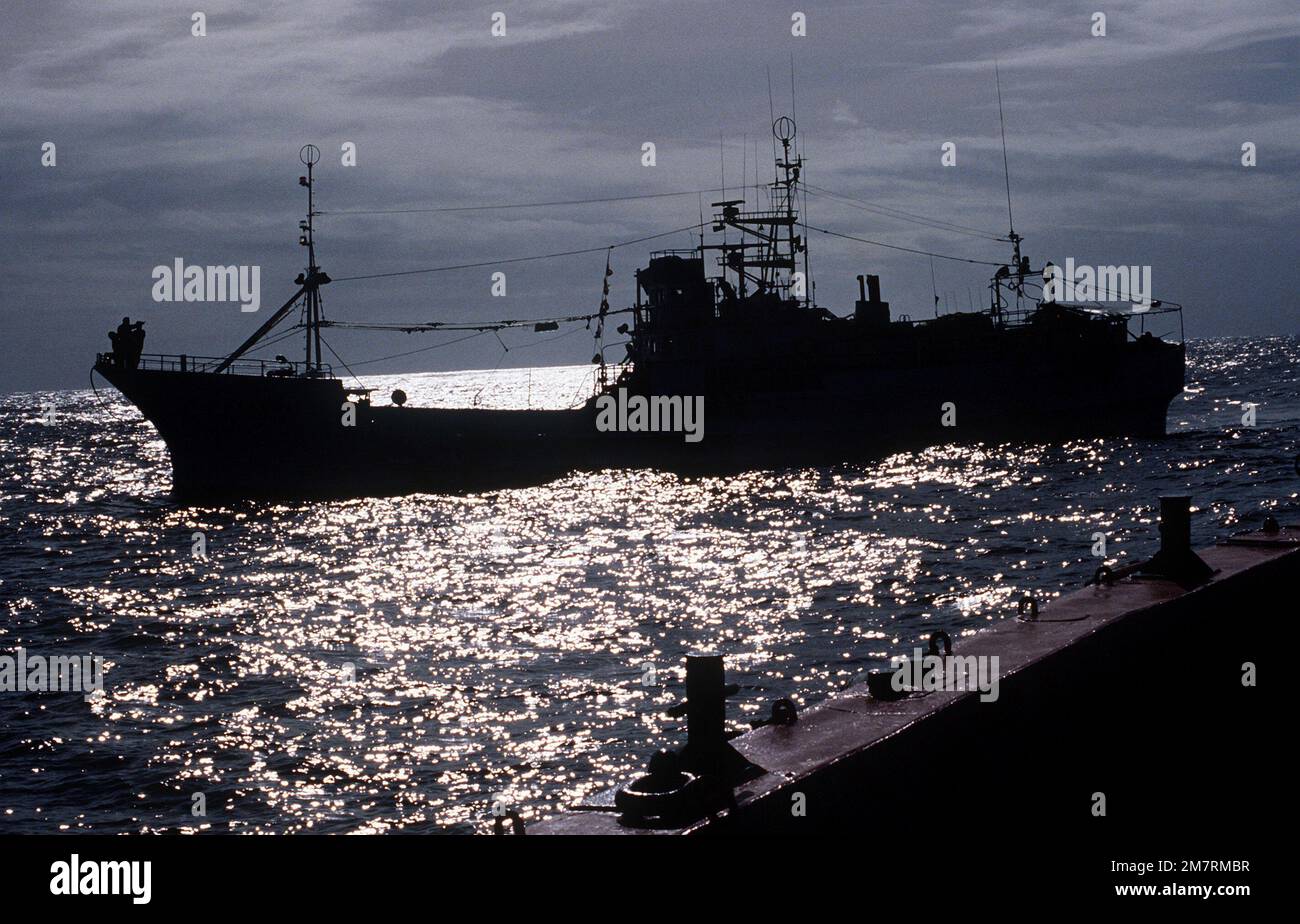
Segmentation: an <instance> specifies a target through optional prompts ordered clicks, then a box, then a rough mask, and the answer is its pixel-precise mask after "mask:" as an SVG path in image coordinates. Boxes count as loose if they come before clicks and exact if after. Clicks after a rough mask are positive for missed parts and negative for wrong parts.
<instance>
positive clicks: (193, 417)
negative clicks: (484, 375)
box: [94, 117, 1184, 501]
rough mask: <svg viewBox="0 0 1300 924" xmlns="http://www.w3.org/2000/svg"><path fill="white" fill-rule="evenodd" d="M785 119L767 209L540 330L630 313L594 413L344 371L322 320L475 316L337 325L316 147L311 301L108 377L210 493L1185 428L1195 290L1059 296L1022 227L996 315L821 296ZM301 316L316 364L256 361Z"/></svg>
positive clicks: (730, 465)
mask: <svg viewBox="0 0 1300 924" xmlns="http://www.w3.org/2000/svg"><path fill="white" fill-rule="evenodd" d="M772 131H773V134H774V136H775V138H776V141H777V143H779V145H780V147H781V151H780V153H779V154H778V155H777V160H776V173H775V176H776V178H775V179H774V180H773V182H772V183H771V184H768V185H767V187H766V189H767V195H768V202H767V207H765V208H763V209H756V210H746V209H745V202H744V200H742V199H727V200H724V201H720V202H716V203H713V207H714V208H715V209H716V212H715V214H714V216H713V221H712V222H711V223H709V224H710V225H711V229H712V232H713V234H714V235H715V236H714V237H709V236H708V235H706V234H705V233H704V226H703V225H701V226H699V227H700V229H701V236H700V243H699V245H698V246H696V247H695V248H694V249H691V250H676V251H661V252H657V253H653V254H652V255H651V258H650V261H649V264H648V265H647V266H646V267H644V268H642V269H640V270H639V271H638V272H637V273H636V293H635V301H634V303H633V305H632V306H630V307H628V308H625V309H621V310H617V311H611V310H610V309H609V306H608V290H609V281H608V280H609V271H608V263H607V266H606V277H605V295H606V298H605V299H604V300H602V302H601V308H600V311H599V312H596V313H593V314H590V315H576V316H570V317H566V318H540V319H529V320H528V321H527V322H526V323H527V324H528V325H531V326H532V327H533V328H534V329H535V330H538V331H542V330H554V329H557V328H558V326H559V324H561V323H581V322H584V321H585V322H587V323H589V324H590V323H592V322H594V323H595V325H596V338H597V341H598V342H603V341H602V338H603V334H604V330H605V325H606V323H607V321H610V322H612V316H614V315H617V314H622V313H626V314H628V315H630V321H631V323H630V324H622V325H619V327H618V332H619V333H620V335H626V336H627V337H628V340H627V342H626V346H627V354H626V357H625V358H623V359H622V360H621V361H619V362H616V363H609V364H607V363H606V362H605V360H604V348H603V347H602V348H601V350H600V352H598V353H597V356H596V357H595V360H594V362H595V363H596V364H597V366H598V374H597V376H596V377H595V387H594V389H593V394H592V395H591V396H590V398H589V399H588V400H586V401H585V402H584V403H583V404H582V405H581V406H579V407H575V408H569V409H558V410H531V409H530V410H493V409H480V408H436V407H433V408H419V407H409V406H404V402H405V396H404V395H402V394H401V393H400V392H395V393H394V394H393V396H392V399H391V401H390V403H387V404H381V403H377V402H376V401H374V400H372V391H373V389H368V388H365V387H348V386H346V385H345V384H344V382H343V381H342V380H341V379H339V378H337V377H336V376H335V375H334V372H333V369H332V367H331V366H330V365H329V364H326V363H325V362H324V361H323V356H322V354H321V337H320V333H321V330H322V328H327V327H334V326H338V327H373V328H378V329H399V330H406V331H415V330H451V329H466V328H464V327H461V328H456V327H455V326H454V325H449V324H445V323H444V324H439V323H431V324H406V325H397V326H393V325H382V324H374V325H367V324H347V323H343V322H335V321H330V320H327V319H325V318H323V317H322V314H321V305H320V295H319V293H320V288H321V287H322V286H324V285H327V284H328V283H329V282H330V281H331V280H330V277H329V276H328V275H327V274H326V273H325V272H324V270H322V269H321V267H320V266H319V265H318V264H317V261H316V250H315V243H314V220H315V218H316V217H317V216H318V215H319V214H320V213H319V212H316V211H315V209H314V202H313V189H314V183H315V176H314V170H313V168H314V165H315V163H316V161H317V160H318V158H319V152H318V151H317V150H316V149H315V148H314V147H313V146H311V145H308V146H306V147H304V149H303V153H302V155H301V156H302V159H303V162H304V163H305V164H306V165H307V176H305V177H302V178H301V179H300V182H301V183H302V185H304V186H305V187H306V189H307V196H308V209H307V217H306V220H305V221H303V222H302V223H301V225H300V227H301V231H302V236H301V239H300V243H301V244H303V245H304V246H305V247H306V249H307V254H308V265H307V268H306V270H305V272H304V273H302V274H301V275H300V276H299V277H298V278H297V280H296V284H297V285H298V289H297V291H296V292H294V294H293V296H292V297H291V298H289V299H288V300H287V301H286V302H285V303H284V304H283V305H282V306H281V307H280V308H279V309H278V310H277V311H276V312H274V313H273V314H272V315H271V316H270V317H269V318H268V319H267V320H266V322H265V323H264V324H263V325H262V326H261V327H260V328H259V329H258V330H257V331H256V332H254V333H253V335H252V336H250V337H249V338H248V339H247V340H246V341H245V342H244V343H243V344H241V345H240V346H239V347H238V348H237V349H236V350H234V351H233V352H232V353H230V354H229V355H228V356H226V357H224V358H204V357H195V356H188V355H179V356H177V355H156V354H155V355H144V356H140V355H133V354H132V353H131V352H130V351H129V350H125V349H122V348H121V347H120V346H119V347H118V348H117V349H115V350H114V351H113V352H112V353H104V354H100V355H99V356H98V357H97V359H96V362H95V366H94V369H95V371H97V372H99V373H100V374H101V375H102V376H103V377H104V378H106V379H107V380H108V381H109V382H111V383H112V384H113V385H114V386H115V387H116V388H117V389H118V390H119V391H120V392H121V393H122V394H123V395H124V396H126V398H127V399H128V400H129V401H131V402H132V403H133V404H134V405H135V406H136V407H137V408H138V409H139V410H140V412H141V413H142V414H143V415H144V416H145V417H146V418H147V419H148V420H149V421H150V422H151V423H152V424H153V425H154V426H155V427H156V428H157V430H158V433H159V435H160V436H161V437H162V439H163V440H164V441H165V442H166V444H167V447H168V450H169V452H170V455H171V464H172V491H173V494H174V496H175V497H177V498H178V499H182V500H187V501H223V500H230V499H240V498H248V499H293V498H319V497H350V496H369V495H391V494H402V493H411V492H422V491H428V492H457V491H470V490H479V489H488V488H495V487H507V486H514V485H524V484H533V483H539V482H541V481H545V480H548V479H551V478H555V477H559V476H562V475H564V474H566V473H569V472H575V471H592V470H599V469H603V468H609V467H643V466H646V467H662V468H668V469H672V470H676V471H680V472H684V473H707V472H726V471H738V470H745V469H754V468H769V467H781V466H789V465H804V464H828V463H835V462H843V461H851V460H854V459H859V458H867V457H871V456H878V455H879V454H881V453H885V452H889V451H892V450H897V449H904V448H917V447H924V446H930V445H935V444H940V443H948V442H954V441H960V442H978V441H991V440H1055V439H1064V438H1072V437H1093V436H1111V435H1117V436H1118V435H1129V436H1142V437H1156V436H1161V435H1163V434H1164V432H1165V415H1166V411H1167V408H1168V406H1169V403H1170V401H1171V400H1172V399H1173V398H1174V397H1175V396H1176V395H1178V394H1179V393H1180V392H1181V391H1182V389H1183V376H1184V348H1183V345H1182V343H1181V326H1182V316H1181V310H1182V308H1181V306H1179V305H1175V304H1172V303H1161V302H1158V301H1156V302H1151V303H1150V305H1149V307H1148V308H1147V310H1144V311H1139V312H1122V311H1113V310H1107V309H1105V308H1102V307H1097V306H1090V305H1082V304H1077V303H1068V302H1063V301H1056V300H1051V299H1045V298H1042V297H1041V296H1036V295H1035V294H1034V290H1035V288H1041V287H1040V286H1038V285H1037V284H1036V283H1034V281H1033V280H1034V279H1041V278H1042V275H1043V269H1042V268H1039V269H1037V270H1034V269H1032V268H1031V266H1030V261H1029V259H1028V257H1024V256H1022V255H1021V242H1022V238H1021V237H1020V236H1019V235H1017V234H1016V233H1015V230H1014V224H1013V223H1011V222H1010V221H1009V224H1010V227H1011V229H1010V232H1009V234H1008V235H1007V237H1005V238H1002V240H1005V241H1006V242H1008V243H1010V244H1011V246H1012V252H1013V257H1012V259H1011V261H1010V262H1008V263H1007V264H1006V265H1003V266H999V267H998V268H997V270H996V272H995V273H994V275H993V278H992V279H991V280H990V282H989V286H988V291H989V302H988V307H987V308H986V309H985V310H982V311H978V312H964V313H953V314H945V315H941V316H936V317H934V318H932V319H924V320H913V319H911V318H910V317H909V316H907V315H901V316H899V317H896V318H895V317H892V316H891V313H890V306H889V304H888V302H885V301H883V300H882V299H881V295H880V286H879V279H878V277H877V276H875V275H866V276H858V277H857V280H858V284H859V299H858V301H857V302H856V304H855V305H854V307H853V311H852V313H851V314H848V315H847V316H838V315H836V314H834V313H832V312H830V311H828V310H826V309H825V308H823V307H821V306H819V305H817V304H816V301H815V296H814V288H813V286H812V284H811V282H810V281H809V276H808V272H807V269H808V242H807V239H806V233H807V231H809V230H822V229H811V228H810V227H809V226H808V225H806V224H803V223H802V222H801V221H800V218H799V212H798V209H797V204H798V202H799V193H800V184H801V173H802V170H803V159H802V157H801V156H799V154H798V151H797V146H795V144H794V141H795V135H796V129H795V125H794V122H793V121H792V120H791V119H789V118H787V117H782V118H780V119H777V120H776V121H775V122H774V123H773V126H772ZM1009 205H1010V185H1009V181H1008V206H1009ZM1008 216H1009V218H1010V210H1009V208H1008ZM719 233H720V234H721V238H720V239H719V238H718V237H716V235H718V234H719ZM827 233H834V232H827ZM841 236H846V235H841ZM972 262H973V261H972ZM295 309H296V310H297V311H298V312H299V321H298V325H299V326H300V327H301V328H302V329H303V331H304V335H305V352H304V360H303V361H302V362H290V361H288V360H287V359H285V358H284V357H282V356H281V357H277V359H276V360H273V361H267V360H258V359H249V358H246V354H247V353H248V352H249V351H250V350H252V349H253V348H254V347H256V346H258V345H259V344H260V343H263V341H264V340H265V338H267V336H268V335H269V334H270V333H271V331H272V330H273V329H274V328H275V327H276V326H277V325H279V324H280V323H281V322H283V321H284V320H285V319H286V318H287V317H289V316H290V314H291V313H292V312H293V311H294V310H295ZM1170 313H1173V314H1176V315H1177V317H1176V320H1177V324H1178V328H1179V339H1178V341H1176V342H1171V341H1167V340H1165V339H1162V338H1161V337H1157V336H1155V335H1153V334H1152V333H1150V332H1148V331H1146V325H1147V323H1148V320H1149V319H1150V318H1151V317H1152V316H1154V315H1162V314H1170ZM520 323H521V322H518V321H511V322H500V326H505V325H518V324H520ZM1135 326H1137V327H1138V330H1136V331H1135V330H1134V329H1133V328H1134V327H1135ZM471 329H479V330H495V329H498V326H493V325H479V326H478V327H476V328H473V327H472V328H471ZM615 406H617V411H615V410H614V408H615ZM688 409H694V410H696V411H697V412H702V413H701V418H700V419H699V420H698V421H696V429H697V431H698V432H697V433H696V434H695V435H696V436H698V437H700V438H697V439H688V438H686V437H687V436H690V435H691V434H689V433H684V432H682V431H683V429H684V425H685V423H686V421H685V420H684V416H685V412H686V411H687V410H688ZM647 418H653V419H647Z"/></svg>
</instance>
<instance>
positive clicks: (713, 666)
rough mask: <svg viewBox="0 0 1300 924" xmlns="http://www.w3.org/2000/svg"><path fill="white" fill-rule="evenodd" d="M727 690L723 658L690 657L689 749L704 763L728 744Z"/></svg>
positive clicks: (687, 690) (688, 665) (688, 687)
mask: <svg viewBox="0 0 1300 924" xmlns="http://www.w3.org/2000/svg"><path fill="white" fill-rule="evenodd" d="M725 688H726V675H725V673H724V671H723V666H722V655H716V654H688V655H687V656H686V746H687V748H689V749H690V751H691V753H692V754H695V755H697V756H698V757H699V758H701V759H703V760H708V758H709V756H710V755H714V754H716V753H717V752H718V750H719V749H720V747H721V745H722V744H724V743H725V742H726V715H727V699H726V690H725Z"/></svg>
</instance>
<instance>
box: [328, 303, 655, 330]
mask: <svg viewBox="0 0 1300 924" xmlns="http://www.w3.org/2000/svg"><path fill="white" fill-rule="evenodd" d="M634 310H636V309H634V308H616V309H614V310H612V311H606V312H604V315H605V316H606V317H608V316H609V315H611V314H630V313H631V312H632V311H634ZM600 316H601V312H596V313H594V314H571V315H568V316H567V317H558V318H519V319H515V320H504V321H484V322H482V323H479V324H475V323H474V322H472V321H427V322H425V321H414V322H411V323H402V322H397V321H394V322H387V323H386V322H381V321H376V322H370V321H321V322H320V325H321V327H338V328H341V329H343V330H387V331H393V332H396V333H403V334H414V333H423V332H429V331H443V330H447V331H461V330H473V331H478V332H479V333H483V334H486V333H490V332H493V331H498V330H508V329H510V328H514V327H524V326H526V325H528V324H543V323H548V322H553V323H556V324H572V323H577V322H579V321H587V322H590V321H594V320H596V319H597V318H599V317H600Z"/></svg>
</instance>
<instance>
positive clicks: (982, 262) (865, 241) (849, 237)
mask: <svg viewBox="0 0 1300 924" xmlns="http://www.w3.org/2000/svg"><path fill="white" fill-rule="evenodd" d="M799 227H801V228H803V229H804V230H805V231H819V232H821V233H822V234H829V235H830V236H831V237H840V238H844V239H845V240H846V241H857V242H858V243H860V244H872V245H873V246H876V247H886V248H888V249H889V250H901V251H903V252H904V253H915V254H920V255H921V256H923V257H938V258H939V259H940V260H953V261H955V262H957V263H975V264H977V265H979V266H1002V265H1003V264H1002V263H1001V261H999V262H996V263H995V262H992V261H990V260H972V259H971V258H970V257H954V256H952V255H951V254H946V253H936V252H934V251H932V250H918V249H916V248H915V247H900V246H899V245H897V244H886V243H884V242H883V241H872V240H868V239H867V238H865V237H855V236H854V235H852V234H842V233H840V232H839V231H829V230H827V229H826V228H815V227H813V226H812V225H809V224H805V223H804V222H799Z"/></svg>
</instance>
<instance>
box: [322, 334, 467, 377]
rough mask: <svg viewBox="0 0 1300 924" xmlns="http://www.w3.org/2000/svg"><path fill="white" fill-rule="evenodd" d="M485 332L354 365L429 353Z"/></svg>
mask: <svg viewBox="0 0 1300 924" xmlns="http://www.w3.org/2000/svg"><path fill="white" fill-rule="evenodd" d="M485 333H487V331H479V332H478V333H474V334H470V335H469V336H468V337H457V338H456V339H454V340H446V341H444V342H442V343H435V344H434V345H433V346H427V347H420V348H419V349H418V350H407V351H406V352H404V353H393V354H392V355H391V356H379V357H376V358H375V359H363V360H361V362H359V363H353V364H352V365H354V366H369V365H370V364H371V363H382V362H384V361H385V360H389V359H398V358H400V357H402V356H411V355H413V354H415V353H427V352H428V351H429V350H436V349H438V348H439V347H445V346H451V345H452V344H453V343H464V342H465V341H466V340H473V339H474V338H475V337H481V336H483V335H484V334H485ZM331 352H332V351H331ZM348 371H349V372H352V370H351V369H349V370H348ZM355 374H356V373H353V375H355Z"/></svg>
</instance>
